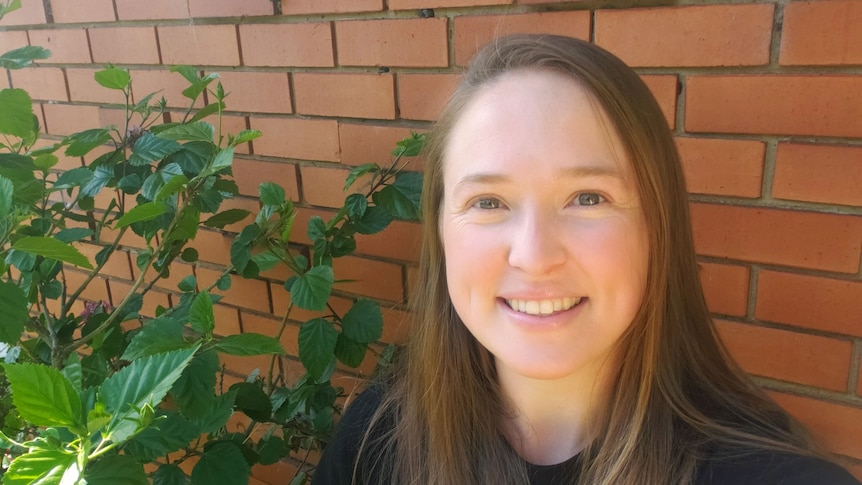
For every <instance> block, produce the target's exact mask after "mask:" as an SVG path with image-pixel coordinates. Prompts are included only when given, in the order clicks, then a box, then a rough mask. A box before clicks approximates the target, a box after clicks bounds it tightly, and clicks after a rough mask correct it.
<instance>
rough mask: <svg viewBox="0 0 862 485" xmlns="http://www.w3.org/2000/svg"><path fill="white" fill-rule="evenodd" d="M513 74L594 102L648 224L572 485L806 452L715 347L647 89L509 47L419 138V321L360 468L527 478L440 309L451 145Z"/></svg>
mask: <svg viewBox="0 0 862 485" xmlns="http://www.w3.org/2000/svg"><path fill="white" fill-rule="evenodd" d="M514 70H551V71H554V72H558V73H562V74H564V75H567V76H569V77H571V78H572V79H574V80H575V81H576V82H578V83H579V84H580V85H581V86H582V87H584V88H585V89H586V91H587V92H589V93H590V94H591V95H592V97H593V98H594V100H595V101H596V102H597V103H598V105H599V106H600V107H601V109H603V110H604V111H605V113H606V115H607V118H608V119H609V120H610V122H611V124H612V125H613V126H612V127H613V129H615V130H616V131H617V133H618V134H619V138H620V140H621V141H622V145H623V149H624V150H625V153H626V155H627V159H628V160H629V161H630V163H631V164H632V168H633V171H634V174H635V178H636V181H637V190H638V193H639V195H640V199H641V207H642V208H643V211H644V216H645V219H646V221H647V227H648V238H649V263H648V276H647V283H646V288H645V291H644V298H643V302H642V303H641V307H640V309H639V311H638V314H637V316H636V317H635V320H634V321H633V323H632V325H631V326H630V327H629V330H628V331H627V332H626V334H625V335H623V337H622V338H621V339H620V341H619V343H618V346H619V348H618V350H619V352H620V354H619V355H622V356H624V357H623V358H622V359H621V360H620V363H619V365H618V367H617V368H615V369H613V374H614V375H613V379H612V382H611V384H610V389H609V390H608V391H607V397H606V399H607V402H605V403H604V406H603V407H602V414H601V416H596V417H595V418H596V420H597V428H598V434H597V438H596V439H595V441H594V442H593V443H591V444H590V445H589V446H588V447H587V448H586V449H585V450H584V451H583V453H582V455H581V456H582V459H581V471H580V473H578V474H573V477H579V478H572V483H590V484H636V483H650V484H653V483H655V484H658V483H674V484H677V483H681V484H684V483H690V482H691V481H692V480H693V478H694V476H695V472H696V470H697V466H698V464H699V463H700V462H701V461H702V460H704V459H705V458H706V457H707V456H714V455H715V454H716V453H719V452H721V450H725V452H726V451H727V450H739V449H742V448H744V447H747V448H748V449H752V448H753V449H771V450H779V451H789V452H794V453H811V452H809V451H808V450H810V449H812V448H811V445H810V444H809V442H808V440H807V438H806V437H804V435H803V433H802V432H801V431H799V430H797V428H796V426H795V423H794V422H793V421H792V420H791V419H790V418H788V417H787V416H786V414H785V413H783V412H782V411H781V410H780V408H779V407H778V406H777V405H775V404H774V403H773V402H772V401H770V400H769V399H768V398H767V397H765V396H764V395H763V393H761V392H760V391H759V390H758V389H757V388H756V387H755V386H754V385H753V384H752V383H751V382H750V381H749V380H748V378H747V377H746V376H745V375H744V374H743V373H742V372H741V371H740V369H739V368H738V367H737V366H736V365H735V364H734V363H733V361H732V359H730V358H729V356H728V354H727V352H726V351H725V349H724V348H723V347H722V345H721V342H720V341H719V339H718V336H717V334H716V331H715V328H714V326H713V323H712V321H711V318H710V315H709V311H708V309H707V307H706V303H705V300H704V297H703V292H702V289H701V286H700V281H699V278H698V266H697V262H696V260H695V253H694V245H693V242H692V236H691V224H690V221H689V212H688V200H687V193H686V190H685V183H684V179H683V174H682V169H681V165H680V162H679V156H678V154H677V151H676V148H675V146H674V143H673V140H672V138H671V136H670V133H669V130H668V127H667V124H666V122H665V119H664V116H663V115H662V112H661V110H660V109H659V106H658V104H657V103H656V101H655V99H654V98H653V96H652V95H651V93H650V92H649V90H648V88H647V87H646V85H644V83H643V82H642V81H641V79H640V78H639V77H638V75H637V74H635V73H634V71H632V70H631V69H630V68H629V67H627V66H626V65H625V64H624V63H623V62H622V61H620V60H619V59H617V58H616V57H614V56H613V55H612V54H610V53H608V52H606V51H604V50H603V49H601V48H599V47H597V46H595V45H592V44H590V43H587V42H583V41H580V40H576V39H572V38H567V37H560V36H551V35H516V36H509V37H504V38H501V39H498V40H497V41H495V42H493V43H492V44H490V45H488V46H486V47H485V48H484V49H483V50H481V51H480V52H479V53H478V54H477V55H476V57H475V58H474V59H473V61H472V62H471V63H470V66H469V68H468V70H467V72H466V73H465V75H464V78H463V81H462V82H461V84H460V86H459V87H458V89H457V90H456V92H455V94H454V95H453V96H452V98H451V99H450V101H449V103H448V104H447V106H446V107H445V109H444V110H443V113H442V115H441V117H440V120H439V121H438V122H437V124H436V125H435V128H434V129H433V131H432V133H431V134H430V135H429V144H428V147H427V151H426V164H425V186H424V193H423V210H424V217H425V221H426V223H425V224H424V233H423V240H422V241H423V250H422V254H421V259H420V263H419V264H420V266H419V283H418V286H417V288H416V291H415V295H414V309H415V314H416V324H415V326H414V329H413V334H412V336H411V339H410V341H409V344H408V346H407V348H405V349H404V353H403V355H402V358H401V360H400V361H399V363H398V367H397V370H396V371H395V372H393V373H392V375H391V376H390V379H389V380H390V383H389V386H388V388H387V391H386V393H385V396H384V398H383V404H382V406H381V407H380V408H379V409H378V411H377V413H376V414H375V418H374V423H375V424H374V426H373V427H376V428H378V429H380V428H385V429H384V432H383V434H382V435H381V434H377V435H374V434H373V433H371V432H369V434H367V435H366V440H364V441H363V445H362V451H361V456H360V461H363V462H364V463H366V464H370V468H374V467H375V466H376V468H377V472H379V473H383V474H384V475H382V476H386V477H391V478H388V480H389V481H391V483H396V484H408V483H410V484H413V483H416V484H420V483H421V484H454V483H458V484H469V483H479V484H484V483H495V484H508V483H512V484H514V483H526V482H527V481H528V477H527V472H526V466H525V464H524V461H523V460H522V459H520V458H519V457H518V456H517V454H516V453H515V452H514V451H513V450H512V448H511V447H510V446H509V445H508V444H507V442H506V440H505V438H504V437H503V433H502V423H503V420H504V419H503V418H504V417H505V416H507V415H508V414H507V413H511V410H510V409H508V407H507V404H506V403H505V402H504V399H503V398H502V395H501V393H500V391H499V389H498V385H497V381H496V375H495V370H494V364H493V358H492V356H491V355H490V354H489V353H488V352H487V351H486V350H485V349H484V348H483V347H482V346H481V345H480V344H479V343H478V342H477V341H476V340H475V339H474V338H473V336H472V335H471V334H470V332H469V331H467V329H466V328H465V326H464V325H463V323H462V322H461V320H460V319H459V317H458V315H457V314H456V313H455V310H454V309H453V306H452V304H451V301H450V299H449V293H448V290H447V287H446V275H445V264H444V258H445V254H444V251H443V246H442V243H441V237H440V233H439V227H438V224H437V221H438V220H439V215H440V208H441V203H442V200H443V169H444V151H445V147H446V145H447V139H448V135H449V133H450V131H451V130H452V128H453V127H454V125H455V123H456V122H457V121H458V119H459V117H460V116H461V114H462V113H463V111H464V109H465V106H466V105H467V104H468V103H469V101H470V100H471V99H472V98H473V96H474V94H475V93H476V91H477V90H479V89H481V88H482V87H483V86H485V85H487V84H488V83H489V82H492V81H494V80H495V79H498V78H499V77H500V76H501V75H503V74H505V73H509V72H512V71H514ZM383 422H386V423H389V424H387V425H386V426H382V425H381V423H383ZM370 436H376V438H373V439H372V438H368V437H370ZM372 441H373V442H372ZM371 450H374V451H373V452H372V451H371ZM377 476H381V475H377Z"/></svg>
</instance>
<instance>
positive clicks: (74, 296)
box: [60, 226, 128, 315]
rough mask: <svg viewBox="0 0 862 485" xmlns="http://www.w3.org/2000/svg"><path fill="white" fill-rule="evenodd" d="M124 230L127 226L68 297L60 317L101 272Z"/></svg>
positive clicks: (118, 243) (126, 228)
mask: <svg viewBox="0 0 862 485" xmlns="http://www.w3.org/2000/svg"><path fill="white" fill-rule="evenodd" d="M126 230H128V226H126V227H124V228H122V229H120V232H118V233H117V237H116V238H114V241H113V242H112V243H111V246H110V247H111V250H110V251H108V254H107V255H106V256H105V259H103V260H102V262H101V263H97V264H96V267H95V268H93V271H91V272H90V274H88V275H87V278H86V279H84V282H83V283H81V286H80V287H78V289H77V290H75V293H72V296H70V297H69V299H68V300H67V301H66V302H65V303H64V304H63V307H62V310H61V312H60V314H61V315H65V314H66V313H68V312H69V309H70V308H71V307H72V304H73V303H75V301H76V300H77V299H78V297H80V296H81V293H83V292H84V290H85V289H86V288H87V285H89V284H90V282H91V281H93V279H94V278H95V277H96V276H98V274H99V271H102V268H104V267H105V265H106V264H107V263H108V257H110V255H111V254H112V253H113V252H114V251H116V249H117V246H119V245H120V239H122V238H123V234H125V233H126ZM64 280H65V278H64Z"/></svg>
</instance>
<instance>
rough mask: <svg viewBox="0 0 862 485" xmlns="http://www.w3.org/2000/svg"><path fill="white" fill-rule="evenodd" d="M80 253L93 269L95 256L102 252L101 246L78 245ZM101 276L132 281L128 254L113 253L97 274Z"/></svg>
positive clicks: (119, 251) (122, 252) (118, 251)
mask: <svg viewBox="0 0 862 485" xmlns="http://www.w3.org/2000/svg"><path fill="white" fill-rule="evenodd" d="M77 248H78V249H80V250H81V253H83V254H84V256H86V257H87V259H89V260H90V261H91V262H92V263H93V266H94V267H95V265H96V254H98V253H99V251H101V250H102V248H103V246H101V245H96V244H80V245H78V246H77ZM99 274H101V275H106V276H112V277H116V278H123V279H126V280H130V279H132V268H131V263H130V262H129V253H128V252H126V251H122V250H116V251H114V252H113V253H112V254H111V256H110V257H109V258H108V261H107V262H106V263H105V266H103V267H102V270H101V271H100V272H99Z"/></svg>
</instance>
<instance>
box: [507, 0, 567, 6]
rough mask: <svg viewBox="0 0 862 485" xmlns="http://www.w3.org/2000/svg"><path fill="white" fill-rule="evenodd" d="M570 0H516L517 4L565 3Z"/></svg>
mask: <svg viewBox="0 0 862 485" xmlns="http://www.w3.org/2000/svg"><path fill="white" fill-rule="evenodd" d="M570 1H571V0H518V4H519V5H532V4H539V3H565V2H570Z"/></svg>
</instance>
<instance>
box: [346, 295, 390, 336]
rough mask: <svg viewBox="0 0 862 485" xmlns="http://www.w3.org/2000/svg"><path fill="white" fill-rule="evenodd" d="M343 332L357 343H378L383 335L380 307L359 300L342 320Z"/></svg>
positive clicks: (373, 303)
mask: <svg viewBox="0 0 862 485" xmlns="http://www.w3.org/2000/svg"><path fill="white" fill-rule="evenodd" d="M341 331H342V332H343V333H344V335H345V336H346V337H347V338H349V339H351V340H354V341H356V342H359V343H363V344H367V343H371V342H376V341H377V340H379V339H380V337H381V336H382V335H383V315H382V314H381V313H380V305H378V304H377V303H376V302H374V301H371V300H364V299H363V300H357V301H356V303H354V304H353V306H352V307H350V310H348V311H347V313H345V314H344V317H342V319H341Z"/></svg>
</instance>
